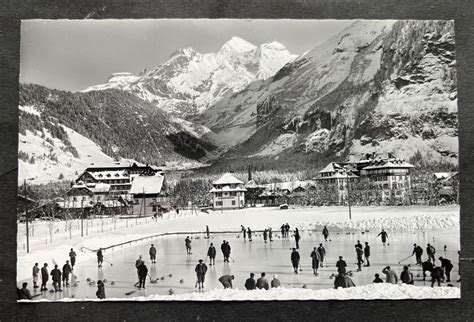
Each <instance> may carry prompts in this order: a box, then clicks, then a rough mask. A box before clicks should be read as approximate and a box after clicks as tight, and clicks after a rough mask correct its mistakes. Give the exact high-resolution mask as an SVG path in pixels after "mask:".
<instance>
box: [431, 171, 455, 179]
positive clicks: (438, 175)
mask: <svg viewBox="0 0 474 322" xmlns="http://www.w3.org/2000/svg"><path fill="white" fill-rule="evenodd" d="M433 175H434V177H435V178H436V179H445V178H447V177H449V176H450V175H451V172H435V173H433Z"/></svg>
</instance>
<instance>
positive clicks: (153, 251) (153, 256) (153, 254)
mask: <svg viewBox="0 0 474 322" xmlns="http://www.w3.org/2000/svg"><path fill="white" fill-rule="evenodd" d="M148 253H149V254H150V261H151V263H152V264H155V263H156V248H155V246H154V245H153V244H151V247H150V251H149V252H148Z"/></svg>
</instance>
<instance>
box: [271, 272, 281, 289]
mask: <svg viewBox="0 0 474 322" xmlns="http://www.w3.org/2000/svg"><path fill="white" fill-rule="evenodd" d="M270 285H271V287H272V288H277V287H280V286H281V283H280V280H279V279H278V275H277V274H273V279H272V281H271V282H270Z"/></svg>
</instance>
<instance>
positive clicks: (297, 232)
mask: <svg viewBox="0 0 474 322" xmlns="http://www.w3.org/2000/svg"><path fill="white" fill-rule="evenodd" d="M300 239H301V236H300V233H299V231H298V230H296V231H295V240H296V241H299V240H300Z"/></svg>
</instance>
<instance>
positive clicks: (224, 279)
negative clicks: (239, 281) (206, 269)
mask: <svg viewBox="0 0 474 322" xmlns="http://www.w3.org/2000/svg"><path fill="white" fill-rule="evenodd" d="M233 280H234V275H222V276H221V277H220V278H219V282H221V284H222V285H223V286H224V289H226V288H232V281H233Z"/></svg>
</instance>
